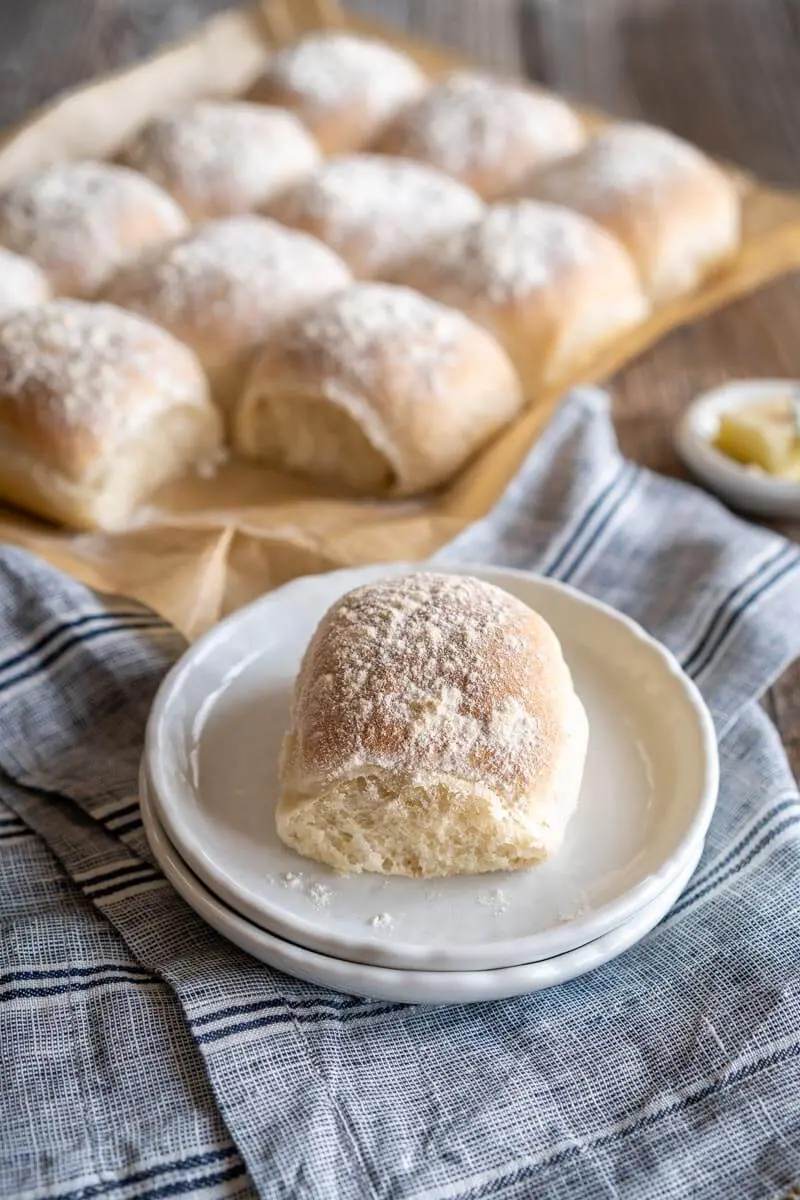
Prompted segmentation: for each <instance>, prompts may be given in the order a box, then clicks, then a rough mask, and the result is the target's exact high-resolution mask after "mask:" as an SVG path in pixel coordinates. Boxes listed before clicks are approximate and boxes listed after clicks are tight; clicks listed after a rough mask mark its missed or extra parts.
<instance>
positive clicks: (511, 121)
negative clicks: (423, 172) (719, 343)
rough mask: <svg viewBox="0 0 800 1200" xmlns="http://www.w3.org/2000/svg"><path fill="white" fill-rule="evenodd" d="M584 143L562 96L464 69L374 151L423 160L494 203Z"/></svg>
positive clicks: (397, 123)
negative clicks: (527, 178) (544, 167)
mask: <svg viewBox="0 0 800 1200" xmlns="http://www.w3.org/2000/svg"><path fill="white" fill-rule="evenodd" d="M585 141H586V133H585V131H584V128H583V125H582V124H581V121H580V120H579V118H578V117H577V116H576V114H575V113H574V112H573V111H572V109H571V108H570V107H569V105H568V104H566V103H565V101H563V100H561V99H560V98H559V97H558V96H553V95H550V94H549V93H548V92H543V91H540V90H539V89H537V88H534V87H527V86H525V85H524V84H520V83H514V82H512V81H511V80H506V79H494V78H492V77H491V76H488V75H480V74H478V73H476V72H471V71H459V72H457V73H456V74H455V75H451V76H450V77H449V78H448V79H445V80H444V81H443V82H442V83H439V84H436V85H435V86H434V87H432V88H431V89H430V90H429V91H428V92H427V93H426V94H425V95H424V96H423V97H422V99H421V100H419V101H418V103H417V104H415V105H413V106H410V107H408V108H407V109H405V110H404V111H403V112H401V113H400V114H399V115H398V116H397V118H396V119H395V120H394V121H393V122H392V123H391V125H390V126H389V127H388V128H387V129H385V130H384V132H383V133H382V134H381V136H380V137H379V138H378V139H377V140H376V142H375V144H374V146H373V149H375V150H376V151H377V152H379V153H381V154H398V155H401V156H402V157H403V158H416V159H419V160H420V162H425V163H428V165H429V166H432V167H438V169H439V170H440V171H444V172H445V173H446V174H447V175H452V176H454V178H456V179H460V180H461V182H462V183H465V184H467V186H468V187H471V188H472V189H473V190H474V191H476V192H477V193H478V195H479V196H483V197H484V199H485V200H496V199H498V198H499V197H501V196H508V195H509V194H511V193H512V192H514V191H516V190H517V189H518V187H519V185H520V184H521V183H522V182H523V180H524V179H525V178H526V177H528V176H529V175H530V174H531V172H532V171H535V170H537V169H538V168H540V167H543V166H545V165H546V164H547V163H551V162H555V161H556V160H557V159H560V158H564V157H565V156H566V155H569V154H574V153H575V151H576V150H580V148H581V146H583V144H584V142H585Z"/></svg>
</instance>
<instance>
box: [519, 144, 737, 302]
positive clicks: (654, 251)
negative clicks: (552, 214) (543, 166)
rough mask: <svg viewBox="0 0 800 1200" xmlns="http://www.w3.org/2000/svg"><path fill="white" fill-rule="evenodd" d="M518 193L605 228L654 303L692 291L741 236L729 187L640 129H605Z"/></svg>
mask: <svg viewBox="0 0 800 1200" xmlns="http://www.w3.org/2000/svg"><path fill="white" fill-rule="evenodd" d="M526 191H527V192H528V194H530V195H531V196H534V197H537V198H538V199H541V200H549V201H552V202H553V203H555V204H565V205H567V206H568V207H569V208H574V209H577V210H578V211H579V212H582V213H584V214H585V215H586V216H588V217H591V218H592V219H593V220H594V221H598V222H599V223H600V224H601V225H603V226H605V228H606V229H607V230H608V231H609V232H610V233H613V234H614V236H615V237H617V238H618V239H619V240H620V241H621V242H622V244H623V245H624V246H625V247H626V248H627V250H628V252H629V253H630V255H631V257H632V258H633V260H634V262H635V263H636V266H637V268H638V270H639V272H640V275H641V278H642V281H643V283H644V286H645V289H646V291H647V293H648V295H649V296H650V297H651V299H653V300H654V301H664V300H669V299H672V298H673V297H675V296H679V295H681V294H682V293H685V292H690V291H692V290H693V289H695V288H696V287H697V286H698V285H699V284H700V283H701V282H702V281H703V280H704V279H705V278H706V276H707V275H709V274H710V273H711V272H713V271H714V270H716V269H717V268H718V267H719V266H720V265H721V264H723V263H724V262H725V261H726V260H728V259H730V258H731V257H732V256H733V255H734V254H735V253H736V250H737V248H738V245H739V241H740V237H741V214H740V204H739V197H738V194H737V189H736V186H735V184H734V183H733V181H732V180H731V179H730V178H729V177H728V176H727V175H726V174H725V173H724V171H722V170H721V169H720V168H719V167H718V166H717V165H716V164H715V163H713V162H712V161H711V159H709V158H707V157H706V155H705V154H703V153H702V152H701V151H700V150H698V149H696V148H695V147H694V146H691V145H690V144H689V143H688V142H684V141H682V140H681V139H680V138H678V137H675V135H674V134H671V133H668V132H667V131H666V130H664V129H655V128H652V127H650V126H647V125H638V124H620V125H613V126H611V127H610V128H608V129H606V130H604V131H603V132H602V133H600V134H599V135H598V136H597V137H596V138H595V139H594V140H593V141H592V142H590V143H589V145H588V146H587V147H586V148H585V149H584V150H583V151H582V152H581V153H580V154H577V155H576V156H575V157H574V158H571V159H568V160H566V161H565V162H563V163H557V164H556V165H555V166H552V167H550V168H548V169H547V170H545V171H542V172H541V173H540V174H535V175H533V176H532V177H531V179H530V181H529V183H528V185H527V187H526Z"/></svg>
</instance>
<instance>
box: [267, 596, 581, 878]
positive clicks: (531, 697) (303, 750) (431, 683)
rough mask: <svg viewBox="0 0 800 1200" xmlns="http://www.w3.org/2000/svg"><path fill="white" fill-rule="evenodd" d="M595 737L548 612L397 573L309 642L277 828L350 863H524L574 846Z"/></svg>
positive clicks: (342, 864) (384, 866)
mask: <svg viewBox="0 0 800 1200" xmlns="http://www.w3.org/2000/svg"><path fill="white" fill-rule="evenodd" d="M587 735H588V728H587V721H586V715H585V713H584V710H583V707H582V705H581V703H580V701H579V700H578V698H577V696H576V695H575V691H574V688H573V684H572V679H571V676H570V672H569V669H568V667H567V665H566V663H565V662H564V658H563V656H562V652H561V647H560V645H559V643H558V639H557V638H556V636H555V634H554V633H553V631H552V630H551V629H550V627H549V625H547V624H546V622H545V621H544V620H542V618H541V617H540V616H538V615H537V614H536V613H535V612H533V611H532V610H531V609H529V608H528V607H527V606H526V605H525V604H523V603H522V602H521V601H519V600H517V599H516V598H515V597H513V596H510V595H509V594H508V593H506V592H504V591H502V590H501V589H500V588H497V587H494V586H492V585H491V584H488V583H485V582H483V581H481V580H478V579H474V578H471V577H469V576H460V575H442V574H434V573H417V574H411V575H400V576H393V577H390V578H387V579H384V580H381V581H380V582H377V583H374V584H368V585H366V586H363V587H360V588H357V589H355V590H354V591H352V592H349V593H348V594H347V595H345V596H344V597H343V598H342V599H341V600H339V601H338V603H336V604H335V605H334V606H333V607H332V608H331V609H330V610H329V611H328V613H327V614H326V615H325V616H324V617H323V619H322V621H321V622H320V624H319V626H318V628H317V631H316V633H315V634H314V636H313V638H312V639H311V642H310V644H309V646H308V649H307V650H306V653H305V656H304V658H303V663H302V666H301V669H300V673H299V675H298V678H297V682H296V685H295V692H294V702H293V707H292V718H291V728H290V729H289V731H288V733H287V735H286V737H285V739H284V744H283V753H282V760H281V783H282V794H281V798H280V801H279V804H278V809H277V827H278V832H279V834H280V836H281V837H282V838H283V840H284V841H285V842H287V843H288V844H289V845H290V846H292V847H294V849H296V850H298V851H299V852H300V853H301V854H304V855H306V856H308V857H309V858H313V859H317V860H318V861H321V862H325V863H329V864H330V865H331V866H333V867H335V868H337V869H339V870H343V871H376V872H381V873H385V874H396V875H422V876H435V875H454V874H460V873H473V872H479V871H495V870H513V869H517V868H520V867H527V866H530V865H532V864H533V863H536V862H539V861H541V860H542V859H544V858H547V857H549V856H550V855H551V854H553V853H554V852H555V851H556V850H557V849H558V847H559V846H560V844H561V841H562V839H563V836H564V831H565V828H566V824H567V821H568V820H569V817H570V815H571V814H572V812H573V810H574V808H575V805H576V803H577V800H578V793H579V789H580V782H581V777H582V773H583V766H584V760H585V755H586V746H587Z"/></svg>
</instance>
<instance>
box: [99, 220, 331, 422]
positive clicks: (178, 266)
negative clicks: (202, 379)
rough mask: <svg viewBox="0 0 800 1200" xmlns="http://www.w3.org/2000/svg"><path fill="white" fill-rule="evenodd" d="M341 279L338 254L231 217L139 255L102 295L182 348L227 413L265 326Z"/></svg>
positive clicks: (268, 225)
mask: <svg viewBox="0 0 800 1200" xmlns="http://www.w3.org/2000/svg"><path fill="white" fill-rule="evenodd" d="M350 282H351V275H350V272H349V271H348V269H347V267H346V266H345V265H344V263H343V262H342V261H341V259H339V258H337V256H336V255H335V254H334V253H333V251H332V250H329V249H328V248H327V246H323V245H322V244H321V243H320V242H318V241H316V240H315V239H314V238H310V237H307V236H306V235H305V234H303V233H297V232H295V231H294V230H291V229H284V228H283V226H281V225H278V224H276V223H275V222H274V221H269V220H267V219H266V218H265V217H258V216H241V217H229V218H227V219H226V220H219V221H209V222H207V223H205V224H203V225H199V226H197V227H196V228H195V229H193V230H192V231H191V232H190V233H188V234H187V235H186V236H185V237H183V238H181V239H179V240H177V241H174V242H171V243H169V244H168V245H166V246H162V247H159V248H157V249H156V250H155V251H154V252H153V253H151V254H147V255H145V256H144V257H143V258H141V259H139V260H138V261H137V262H135V263H132V264H131V265H129V266H128V267H125V268H124V269H123V270H122V271H120V272H119V274H117V275H116V276H115V277H114V279H112V281H111V283H110V284H109V286H108V287H107V288H106V290H105V293H104V298H105V299H107V300H109V301H111V302H112V303H113V304H119V305H120V306H121V307H123V308H130V309H133V310H135V311H136V312H139V313H141V314H142V315H143V316H146V317H149V318H150V320H152V321H155V322H157V323H158V324H159V325H162V326H163V327H164V328H165V329H168V330H169V331H170V333H172V334H174V336H175V337H177V338H179V339H180V340H181V341H182V342H185V343H186V345H187V346H191V348H192V349H193V350H194V352H195V353H196V354H197V356H198V358H199V360H200V362H201V363H202V365H203V367H204V369H205V371H206V373H207V374H208V377H209V380H210V382H211V385H212V389H213V392H214V398H215V400H216V401H217V403H218V404H219V405H220V407H221V408H222V409H223V410H224V411H226V412H227V411H229V410H230V409H231V408H232V407H233V405H234V403H235V402H236V400H237V398H238V395H239V392H240V391H241V388H242V384H243V382H244V377H245V373H246V371H247V368H248V366H249V364H250V359H251V357H252V354H253V352H254V350H255V349H256V348H257V347H258V346H259V345H260V344H261V342H263V341H264V339H265V338H266V337H267V336H268V335H269V333H270V332H271V331H272V330H273V329H275V328H276V326H278V325H279V324H280V323H281V322H282V321H285V320H286V319H287V318H288V317H290V316H293V315H294V314H295V313H297V312H300V311H302V310H303V309H304V308H307V307H308V306H309V305H311V304H313V303H315V302H317V301H319V300H322V299H323V298H324V297H325V296H328V295H330V294H332V293H333V292H336V291H340V290H341V289H342V288H345V287H347V286H348V285H349V283H350Z"/></svg>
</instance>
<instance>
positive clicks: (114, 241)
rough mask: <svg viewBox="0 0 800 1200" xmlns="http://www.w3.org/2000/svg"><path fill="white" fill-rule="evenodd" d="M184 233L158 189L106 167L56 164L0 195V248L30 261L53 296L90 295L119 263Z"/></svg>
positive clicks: (181, 219)
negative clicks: (39, 270)
mask: <svg viewBox="0 0 800 1200" xmlns="http://www.w3.org/2000/svg"><path fill="white" fill-rule="evenodd" d="M188 227H189V223H188V221H187V220H186V217H185V216H184V214H183V212H182V211H181V209H180V208H179V207H178V205H177V204H176V203H175V201H174V200H173V199H172V197H171V196H168V195H167V193H166V192H164V191H162V189H161V188H160V187H158V186H157V184H155V183H153V182H152V180H150V179H146V178H145V177H144V176H143V175H140V174H138V172H136V171H131V170H129V169H128V168H127V167H120V166H115V165H112V164H110V163H99V162H76V163H57V164H56V165H54V166H51V167H47V168H45V169H44V170H43V171H39V172H36V173H34V174H32V175H27V176H25V177H24V178H23V179H21V180H19V181H18V182H17V183H15V184H12V186H11V187H10V188H8V189H7V190H6V191H4V192H3V193H1V194H0V246H5V247H6V249H8V250H13V251H14V252H15V253H16V254H22V255H24V256H25V257H27V258H30V259H33V261H34V262H35V263H36V264H37V266H39V267H40V268H41V270H42V271H44V273H45V275H46V276H47V278H48V280H49V281H50V285H51V287H52V289H53V292H54V293H55V294H56V295H59V296H78V297H87V296H91V295H92V294H93V293H94V292H96V291H97V289H98V288H99V287H101V285H102V284H103V283H105V281H106V280H107V279H108V278H109V276H110V275H111V274H113V272H114V271H116V270H117V268H118V267H120V266H122V264H123V263H125V262H128V261H129V260H130V259H132V258H135V257H136V256H137V255H138V254H141V253H142V251H143V250H146V249H147V248H148V247H149V246H153V245H155V244H157V243H158V242H165V241H167V240H169V239H170V238H173V237H178V236H179V235H180V234H182V233H185V231H186V230H187V229H188Z"/></svg>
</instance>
